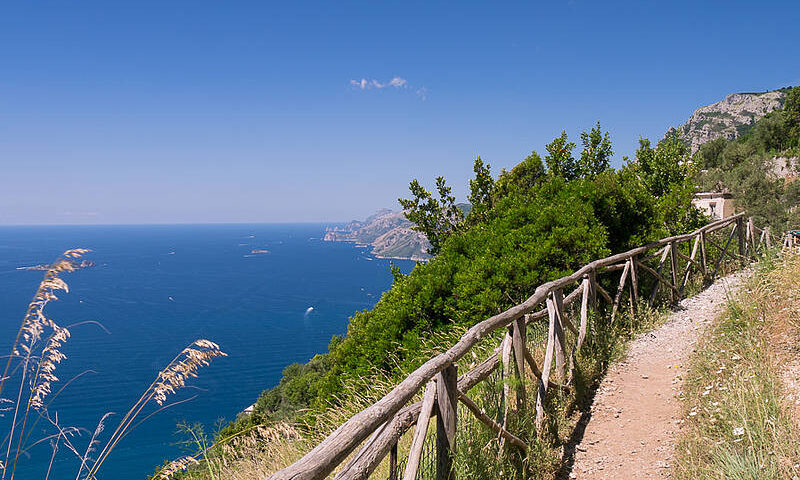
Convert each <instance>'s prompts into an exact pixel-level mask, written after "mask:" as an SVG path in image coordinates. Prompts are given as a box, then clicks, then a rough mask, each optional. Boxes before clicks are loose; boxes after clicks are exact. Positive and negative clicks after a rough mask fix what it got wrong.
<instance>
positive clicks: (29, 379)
mask: <svg viewBox="0 0 800 480" xmlns="http://www.w3.org/2000/svg"><path fill="white" fill-rule="evenodd" d="M87 252H89V250H87V249H83V248H76V249H72V250H67V251H66V252H64V253H63V254H62V255H61V257H59V259H58V260H56V261H55V262H54V263H53V264H52V265H50V266H49V267H48V269H47V271H46V272H45V274H44V278H43V279H42V281H41V283H40V284H39V288H38V289H37V290H36V293H35V294H34V296H33V299H32V300H31V302H30V303H29V304H28V308H27V310H26V312H25V316H24V317H23V320H22V325H21V326H20V329H19V331H18V332H17V337H16V338H15V339H14V343H13V344H12V346H11V353H12V354H11V355H9V357H8V361H7V362H6V366H5V369H4V370H3V375H2V377H0V395H2V394H3V390H4V388H5V386H6V381H7V380H9V379H10V378H11V377H12V376H13V373H14V372H16V371H19V372H20V382H19V388H18V390H17V395H16V401H13V400H12V401H11V402H13V403H12V404H13V412H14V413H13V416H12V419H11V427H10V429H9V433H8V435H7V438H6V440H5V442H6V445H5V446H6V454H5V460H4V461H2V462H0V468H1V469H2V475H1V476H0V479H3V480H5V478H6V476H8V477H9V478H10V479H13V478H14V471H15V470H16V466H17V462H18V460H19V456H20V454H21V452H22V450H23V443H24V439H25V438H27V437H25V429H26V427H27V421H28V417H29V414H30V411H31V410H32V409H33V410H36V411H40V410H42V409H43V407H44V399H45V397H47V395H49V394H50V387H51V384H52V382H55V381H57V380H58V377H56V376H55V374H54V372H55V369H56V366H57V365H58V364H59V363H60V362H61V361H62V360H63V359H64V358H65V357H64V354H62V353H61V352H60V351H59V348H60V347H61V345H62V344H63V342H65V341H66V340H67V339H68V338H69V330H67V329H66V328H63V327H60V326H59V325H58V324H56V323H55V322H54V321H53V320H51V319H49V318H47V316H46V315H45V312H44V309H45V307H46V306H47V304H48V303H49V302H51V301H53V300H58V296H57V295H56V292H57V291H59V290H63V291H65V292H68V291H69V287H68V286H67V283H66V282H65V281H64V280H62V279H61V278H60V277H59V275H60V274H61V273H64V272H73V271H75V270H77V269H78V268H80V264H78V263H77V262H76V259H77V258H80V257H81V256H82V255H83V254H85V253H87ZM48 330H50V331H52V334H51V335H50V336H49V338H48V339H47V341H46V342H45V345H44V347H43V348H42V350H41V351H39V350H38V348H39V345H40V340H41V339H42V336H43V335H44V333H45V332H46V331H48ZM15 361H18V363H16V365H15ZM12 365H15V366H14V370H13V371H12ZM26 383H28V384H29V385H30V388H25V385H26ZM26 396H27V400H25V397H26ZM5 400H9V399H5ZM23 404H24V408H23ZM20 416H21V417H22V420H21V421H19V417H20ZM15 444H16V453H15V454H14V457H13V458H12V457H11V451H12V449H13V447H14V445H15ZM9 468H10V470H11V472H10V474H9V472H8V470H9Z"/></svg>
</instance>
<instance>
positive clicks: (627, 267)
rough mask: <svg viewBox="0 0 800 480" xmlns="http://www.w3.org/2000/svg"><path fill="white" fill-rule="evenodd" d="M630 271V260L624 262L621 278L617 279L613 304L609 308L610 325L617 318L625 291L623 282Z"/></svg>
mask: <svg viewBox="0 0 800 480" xmlns="http://www.w3.org/2000/svg"><path fill="white" fill-rule="evenodd" d="M630 271H631V259H630V258H629V259H627V260H626V261H625V268H623V269H622V276H621V277H620V279H619V286H618V287H617V295H616V296H615V297H614V304H613V305H612V306H611V323H612V324H613V323H614V319H615V318H616V317H617V311H618V310H619V302H620V301H621V300H622V292H624V291H625V280H626V279H627V278H628V274H629V273H630Z"/></svg>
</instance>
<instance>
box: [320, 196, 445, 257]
mask: <svg viewBox="0 0 800 480" xmlns="http://www.w3.org/2000/svg"><path fill="white" fill-rule="evenodd" d="M411 226H412V223H411V222H409V221H408V219H406V217H405V216H404V215H403V212H396V211H393V210H388V209H383V210H379V211H378V212H377V213H375V214H374V215H371V216H369V217H367V218H366V219H365V220H364V221H359V220H354V221H352V222H350V223H348V224H347V225H345V226H343V227H328V228H327V229H326V232H325V237H324V239H325V241H328V242H354V243H355V244H356V245H359V246H371V247H372V253H373V254H374V255H375V256H377V257H379V258H398V259H408V260H417V261H420V260H427V259H429V258H430V255H429V254H428V253H427V251H428V248H430V244H429V243H428V239H427V238H425V235H423V234H422V233H420V232H417V231H414V230H412V229H411Z"/></svg>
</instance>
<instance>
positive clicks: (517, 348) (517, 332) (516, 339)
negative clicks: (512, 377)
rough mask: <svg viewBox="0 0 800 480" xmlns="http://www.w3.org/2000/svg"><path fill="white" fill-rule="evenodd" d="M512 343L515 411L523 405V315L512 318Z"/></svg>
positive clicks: (519, 409)
mask: <svg viewBox="0 0 800 480" xmlns="http://www.w3.org/2000/svg"><path fill="white" fill-rule="evenodd" d="M511 338H512V343H513V346H514V359H515V360H516V363H517V375H518V376H519V385H518V386H517V411H521V410H522V409H523V408H524V407H525V402H526V395H525V349H526V348H527V347H526V346H525V317H524V316H521V317H519V318H517V319H516V320H514V323H513V327H512V331H511Z"/></svg>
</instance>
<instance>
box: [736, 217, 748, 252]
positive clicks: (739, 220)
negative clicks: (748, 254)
mask: <svg viewBox="0 0 800 480" xmlns="http://www.w3.org/2000/svg"><path fill="white" fill-rule="evenodd" d="M736 231H737V233H738V234H739V235H738V236H739V255H740V256H741V257H742V258H745V243H746V240H745V231H744V218H743V217H739V218H737V219H736ZM742 262H744V260H742Z"/></svg>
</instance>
